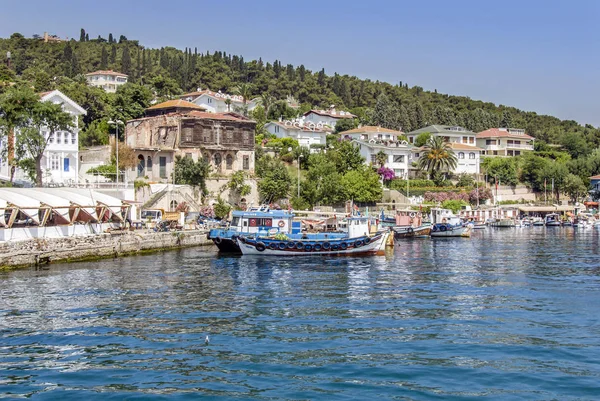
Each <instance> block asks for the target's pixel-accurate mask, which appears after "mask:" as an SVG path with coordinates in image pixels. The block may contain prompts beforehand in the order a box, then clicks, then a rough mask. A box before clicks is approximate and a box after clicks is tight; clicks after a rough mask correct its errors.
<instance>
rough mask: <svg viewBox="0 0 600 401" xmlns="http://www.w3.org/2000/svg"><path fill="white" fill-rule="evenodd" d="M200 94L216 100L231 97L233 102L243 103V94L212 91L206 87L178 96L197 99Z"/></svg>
mask: <svg viewBox="0 0 600 401" xmlns="http://www.w3.org/2000/svg"><path fill="white" fill-rule="evenodd" d="M202 95H207V96H210V97H212V98H213V99H218V100H223V101H224V100H225V99H231V101H232V102H234V103H244V97H243V96H237V95H230V94H228V93H221V92H213V91H211V90H208V89H205V90H203V91H196V92H190V93H185V94H183V95H181V96H179V98H180V99H183V98H194V99H198V98H199V97H200V96H202Z"/></svg>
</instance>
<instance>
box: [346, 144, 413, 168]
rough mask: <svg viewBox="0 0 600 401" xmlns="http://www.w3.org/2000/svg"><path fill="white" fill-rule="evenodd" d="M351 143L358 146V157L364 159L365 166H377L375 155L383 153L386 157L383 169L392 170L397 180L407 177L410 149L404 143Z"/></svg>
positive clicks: (410, 147)
mask: <svg viewBox="0 0 600 401" xmlns="http://www.w3.org/2000/svg"><path fill="white" fill-rule="evenodd" d="M352 143H354V144H355V146H358V148H359V150H360V155H361V156H362V157H364V158H365V164H367V165H377V154H378V153H379V152H383V153H385V155H386V162H385V164H384V165H383V167H387V168H389V169H392V170H394V174H395V175H396V177H399V178H406V177H407V175H408V171H409V167H410V163H411V162H412V160H411V149H412V146H410V145H409V144H408V143H407V142H406V141H402V142H398V141H396V142H389V141H378V140H375V139H370V140H368V141H364V140H357V139H355V140H353V141H352Z"/></svg>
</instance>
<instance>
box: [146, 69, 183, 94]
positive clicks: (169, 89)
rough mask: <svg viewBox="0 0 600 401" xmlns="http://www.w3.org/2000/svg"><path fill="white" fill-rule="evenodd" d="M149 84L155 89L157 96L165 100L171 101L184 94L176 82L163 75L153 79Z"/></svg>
mask: <svg viewBox="0 0 600 401" xmlns="http://www.w3.org/2000/svg"><path fill="white" fill-rule="evenodd" d="M149 84H150V85H151V86H152V88H154V92H155V93H156V96H158V97H159V98H163V99H171V98H173V97H175V96H177V95H181V93H182V92H183V91H182V90H181V88H180V87H179V84H178V83H177V81H176V80H174V79H173V78H171V77H169V76H166V75H162V74H159V75H157V76H155V77H154V78H151V79H150V80H149Z"/></svg>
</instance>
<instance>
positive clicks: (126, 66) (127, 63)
mask: <svg viewBox="0 0 600 401" xmlns="http://www.w3.org/2000/svg"><path fill="white" fill-rule="evenodd" d="M121 72H122V73H123V74H127V75H129V74H130V73H131V56H130V55H129V47H128V46H125V48H124V49H123V55H122V56H121Z"/></svg>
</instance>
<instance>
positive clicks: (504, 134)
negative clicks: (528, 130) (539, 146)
mask: <svg viewBox="0 0 600 401" xmlns="http://www.w3.org/2000/svg"><path fill="white" fill-rule="evenodd" d="M476 138H478V139H483V138H521V139H526V140H530V139H534V138H533V137H532V136H529V135H527V134H518V133H515V132H509V131H508V129H506V128H490V129H488V130H485V131H482V132H480V133H478V134H477V136H476Z"/></svg>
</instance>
